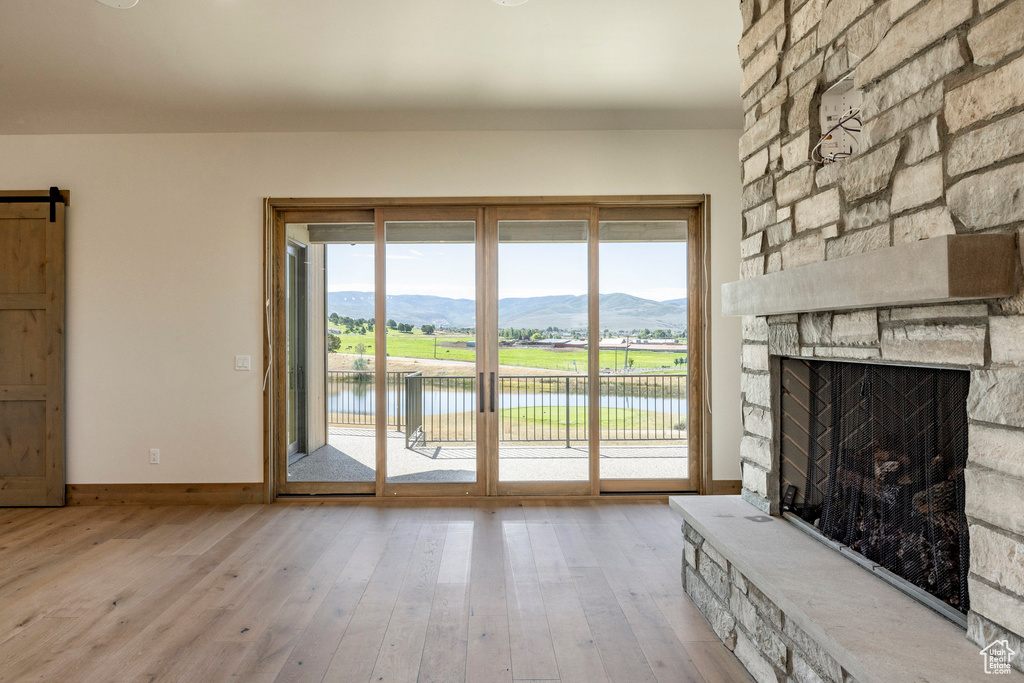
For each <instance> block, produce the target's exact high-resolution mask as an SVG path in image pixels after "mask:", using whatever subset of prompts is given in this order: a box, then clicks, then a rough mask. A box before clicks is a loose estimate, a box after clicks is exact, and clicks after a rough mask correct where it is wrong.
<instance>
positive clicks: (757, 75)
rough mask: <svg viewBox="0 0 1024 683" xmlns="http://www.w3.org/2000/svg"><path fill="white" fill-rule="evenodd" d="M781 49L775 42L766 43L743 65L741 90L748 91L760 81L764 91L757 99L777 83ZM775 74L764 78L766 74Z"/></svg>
mask: <svg viewBox="0 0 1024 683" xmlns="http://www.w3.org/2000/svg"><path fill="white" fill-rule="evenodd" d="M778 66H779V51H778V50H777V49H775V43H774V42H771V43H768V44H767V45H765V46H764V47H763V48H761V50H760V51H759V52H758V53H757V54H756V55H754V58H753V59H751V60H750V61H749V62H747V63H746V64H744V65H743V81H742V83H741V84H740V92H741V93H746V92H747V91H749V90H750V89H751V88H753V87H754V85H756V84H758V83H760V84H761V90H762V92H761V93H759V94H758V95H757V97H756V98H755V99H761V97H763V96H764V94H765V93H766V92H768V90H770V89H771V87H772V86H773V85H775V83H776V81H777V79H778V75H777V74H778V70H777V69H778ZM769 73H771V74H773V75H772V76H769V77H768V79H767V80H764V76H765V75H766V74H769Z"/></svg>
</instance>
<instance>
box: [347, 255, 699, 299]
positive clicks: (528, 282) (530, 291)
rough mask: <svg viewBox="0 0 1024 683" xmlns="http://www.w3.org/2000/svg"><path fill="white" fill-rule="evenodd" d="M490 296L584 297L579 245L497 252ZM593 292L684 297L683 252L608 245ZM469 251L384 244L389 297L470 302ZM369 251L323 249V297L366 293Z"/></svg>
mask: <svg viewBox="0 0 1024 683" xmlns="http://www.w3.org/2000/svg"><path fill="white" fill-rule="evenodd" d="M498 249H499V252H498V296H499V297H501V298H505V297H529V296H547V295H551V294H575V295H579V294H586V291H587V245H586V244H584V243H568V244H552V243H544V244H522V243H503V244H500V245H499V247H498ZM599 253H600V270H599V273H600V278H601V282H600V290H601V292H602V293H605V294H610V293H614V292H624V293H626V294H632V295H633V296H638V297H642V298H644V299H653V300H655V301H665V300H667V299H680V298H683V297H685V296H686V244H685V243H683V242H646V243H636V242H614V243H604V244H602V245H601V246H600V252H599ZM475 256H476V247H475V245H472V244H413V245H408V244H389V245H388V247H387V272H386V277H387V290H388V293H389V294H430V295H434V296H446V297H451V298H457V299H472V298H474V296H475V288H476V286H475V270H474V259H475ZM373 281H374V277H373V245H372V244H356V245H347V244H331V245H328V247H327V289H328V291H332V292H338V291H358V292H372V291H373Z"/></svg>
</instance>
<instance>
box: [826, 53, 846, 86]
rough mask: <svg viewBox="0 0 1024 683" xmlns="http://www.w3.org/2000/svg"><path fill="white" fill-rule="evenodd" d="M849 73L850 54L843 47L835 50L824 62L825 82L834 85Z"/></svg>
mask: <svg viewBox="0 0 1024 683" xmlns="http://www.w3.org/2000/svg"><path fill="white" fill-rule="evenodd" d="M848 73H850V53H849V51H848V50H847V49H846V48H845V47H841V48H839V49H836V50H835V51H834V52H832V54H830V55H829V57H828V59H826V60H825V68H824V74H825V82H826V83H835V82H836V81H838V80H839V79H840V78H843V77H844V76H846V74H848Z"/></svg>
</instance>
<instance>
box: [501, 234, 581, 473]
mask: <svg viewBox="0 0 1024 683" xmlns="http://www.w3.org/2000/svg"><path fill="white" fill-rule="evenodd" d="M587 231H588V221H586V220H499V221H498V320H497V328H498V378H497V384H496V388H495V389H496V393H497V413H498V414H497V423H496V430H497V432H498V433H497V440H498V481H499V482H543V481H547V482H586V481H588V480H589V478H590V467H589V438H588V434H587V385H588V381H587V368H588V362H587V353H588V348H589V346H588V340H587V321H588V308H587V301H588V297H587V284H588V266H587Z"/></svg>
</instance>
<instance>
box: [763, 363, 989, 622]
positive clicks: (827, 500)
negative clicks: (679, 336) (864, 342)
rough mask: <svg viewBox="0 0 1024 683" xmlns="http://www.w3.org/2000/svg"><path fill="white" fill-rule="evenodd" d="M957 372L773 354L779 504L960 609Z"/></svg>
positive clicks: (965, 562) (963, 438) (960, 389)
mask: <svg viewBox="0 0 1024 683" xmlns="http://www.w3.org/2000/svg"><path fill="white" fill-rule="evenodd" d="M969 382H970V374H969V373H968V372H966V371H961V370H938V369H931V368H911V367H899V366H885V365H870V364H865V363H846V362H830V361H818V360H803V359H796V358H785V359H783V361H782V413H781V415H782V428H781V436H782V438H781V455H782V468H781V475H782V489H781V491H782V494H783V506H784V507H786V506H787V503H789V504H788V507H789V509H790V510H792V511H793V512H795V513H796V514H799V515H800V516H801V517H802V518H803V519H804V520H806V521H807V522H809V523H811V524H813V525H815V526H816V527H818V529H819V530H820V531H821V533H822V534H823V535H825V536H826V537H827V538H830V539H832V540H834V541H838V542H839V543H842V544H843V545H846V546H849V547H850V548H852V549H853V550H855V551H857V552H859V553H861V554H862V555H864V556H865V557H866V558H868V559H869V560H871V561H872V562H875V563H877V564H879V565H881V566H883V567H885V568H886V569H888V570H889V571H891V572H893V573H895V574H897V575H899V576H901V577H903V578H904V579H906V580H907V581H909V582H911V583H913V584H914V585H916V586H918V587H919V588H922V589H923V590H925V591H927V592H929V593H931V594H932V595H934V596H936V597H937V598H939V599H940V600H943V601H945V602H946V603H948V604H950V605H951V606H953V607H955V608H956V609H957V610H959V611H961V612H963V613H965V614H966V612H967V609H968V597H967V573H968V567H969V561H970V548H969V544H968V538H967V518H966V516H965V514H964V465H965V464H966V462H967V391H968V388H969ZM789 487H795V490H791V491H790V496H791V498H792V500H791V502H790V501H787V497H786V493H787V489H789ZM794 493H795V496H794V495H793V494H794Z"/></svg>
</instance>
